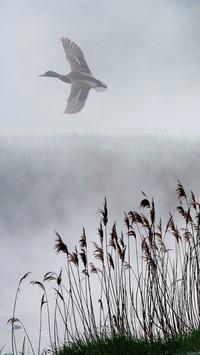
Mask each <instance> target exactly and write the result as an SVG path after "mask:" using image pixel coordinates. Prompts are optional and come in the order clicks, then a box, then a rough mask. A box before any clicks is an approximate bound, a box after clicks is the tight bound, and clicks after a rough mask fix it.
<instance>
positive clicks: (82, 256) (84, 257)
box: [79, 249, 87, 268]
mask: <svg viewBox="0 0 200 355" xmlns="http://www.w3.org/2000/svg"><path fill="white" fill-rule="evenodd" d="M79 255H80V257H81V260H82V262H83V265H84V267H85V268H86V266H87V257H86V253H85V250H84V249H81V252H80V253H79Z"/></svg>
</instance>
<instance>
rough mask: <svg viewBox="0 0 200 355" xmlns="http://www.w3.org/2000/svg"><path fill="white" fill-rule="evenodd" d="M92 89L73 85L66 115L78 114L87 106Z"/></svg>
mask: <svg viewBox="0 0 200 355" xmlns="http://www.w3.org/2000/svg"><path fill="white" fill-rule="evenodd" d="M89 91H90V88H87V87H80V86H78V85H73V84H72V85H71V91H70V95H69V97H68V99H67V107H66V109H65V111H64V113H69V114H72V113H78V112H79V111H81V110H82V109H83V107H84V106H85V102H86V100H87V97H88V94H89Z"/></svg>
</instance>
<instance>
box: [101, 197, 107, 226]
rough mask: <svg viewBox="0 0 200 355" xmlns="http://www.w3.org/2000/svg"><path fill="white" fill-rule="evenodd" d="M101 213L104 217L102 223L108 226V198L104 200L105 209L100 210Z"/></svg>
mask: <svg viewBox="0 0 200 355" xmlns="http://www.w3.org/2000/svg"><path fill="white" fill-rule="evenodd" d="M99 212H100V213H101V215H102V218H101V219H102V222H103V224H104V226H106V225H107V223H108V208H107V200H106V198H105V199H104V205H103V209H102V210H99Z"/></svg>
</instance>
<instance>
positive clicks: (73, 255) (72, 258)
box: [69, 252, 79, 266]
mask: <svg viewBox="0 0 200 355" xmlns="http://www.w3.org/2000/svg"><path fill="white" fill-rule="evenodd" d="M69 261H70V262H71V263H73V264H74V265H76V266H78V262H79V261H78V255H77V252H72V253H69Z"/></svg>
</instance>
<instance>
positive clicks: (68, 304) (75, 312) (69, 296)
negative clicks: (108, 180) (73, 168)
mask: <svg viewBox="0 0 200 355" xmlns="http://www.w3.org/2000/svg"><path fill="white" fill-rule="evenodd" d="M176 194H177V198H178V206H177V214H176V216H172V215H171V214H169V217H168V220H167V223H166V225H165V226H163V223H162V220H161V219H160V218H157V211H156V208H155V203H154V200H153V199H149V198H148V197H147V195H146V194H145V193H143V192H142V201H141V203H140V210H139V211H129V212H128V213H125V214H124V226H125V230H124V231H123V232H121V231H120V232H119V231H118V229H117V223H116V222H115V223H114V224H113V225H111V228H110V232H108V228H109V226H108V224H109V219H108V208H107V201H106V199H105V200H104V205H103V208H102V209H101V210H100V211H99V213H100V223H99V227H98V231H97V239H96V240H95V241H93V243H92V245H93V254H92V256H91V254H90V250H88V240H87V235H86V231H85V228H83V231H82V234H81V237H80V240H79V242H78V244H77V247H75V249H74V250H73V251H69V249H68V246H67V245H66V244H65V242H64V241H63V239H62V237H61V236H60V235H59V233H58V232H55V236H56V237H55V250H56V252H57V253H58V254H59V253H63V254H64V255H65V258H66V261H65V266H64V270H63V269H61V270H60V272H59V274H57V273H55V272H47V273H46V274H45V275H44V280H43V281H42V282H40V281H32V284H34V285H38V286H39V287H40V288H41V289H42V290H43V296H42V300H41V306H40V307H41V312H40V331H39V341H38V346H37V349H38V354H39V353H40V352H41V329H42V325H43V324H42V315H43V313H42V309H43V306H44V305H46V311H47V315H48V317H47V319H48V329H49V339H50V348H51V350H52V351H53V352H56V351H57V349H59V348H60V347H61V346H63V344H67V343H73V342H74V341H76V342H77V341H78V342H91V341H97V340H99V339H103V338H105V337H110V338H113V337H116V336H127V337H128V338H130V337H133V338H134V339H138V338H142V339H146V341H148V342H149V341H151V340H152V339H155V338H157V337H159V338H162V339H164V340H168V339H170V338H171V337H174V336H176V335H177V336H180V335H183V334H186V333H188V332H191V331H193V330H195V329H198V328H199V322H200V260H199V255H200V233H199V232H200V203H199V202H197V201H196V198H195V195H194V193H193V192H191V193H190V196H189V198H188V196H187V194H186V192H185V190H184V188H183V186H182V184H181V183H180V181H178V185H177V189H176ZM177 223H179V225H180V226H179V227H178V226H177ZM22 279H23V278H22ZM22 279H21V280H20V284H21V281H22ZM46 282H52V283H53V287H54V290H55V305H54V312H50V305H49V301H48V296H47V291H46V288H45V286H44V285H45V283H46ZM17 294H18V293H17ZM17 294H16V298H15V303H14V310H13V317H12V318H11V319H10V320H9V322H10V323H11V324H13V323H14V322H15V319H16V318H15V313H16V302H17ZM25 335H26V336H27V334H25ZM12 347H13V353H17V345H16V338H15V332H14V328H13V329H12ZM32 351H33V349H32ZM33 353H34V351H33Z"/></svg>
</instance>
